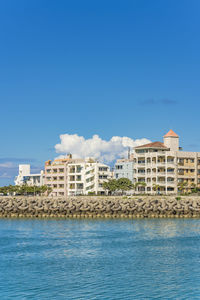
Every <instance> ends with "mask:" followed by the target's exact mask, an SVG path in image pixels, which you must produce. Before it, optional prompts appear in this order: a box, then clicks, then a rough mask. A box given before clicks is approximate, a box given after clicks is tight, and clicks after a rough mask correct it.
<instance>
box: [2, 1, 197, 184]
mask: <svg viewBox="0 0 200 300" xmlns="http://www.w3.org/2000/svg"><path fill="white" fill-rule="evenodd" d="M199 10H200V1H199V0H190V1H189V0H187V1H186V0H173V1H171V0H163V1H160V0H154V1H148V0H131V1H126V0H125V1H116V0H115V1H109V0H106V1H104V0H101V1H87V0H85V1H76V0H74V1H67V0H65V1H64V0H63V1H62V0H59V1H55V0H54V1H51V0H48V1H46V0H39V1H38V0H34V1H33V0H30V1H26V0H18V1H14V0H3V1H1V3H0V100H1V117H0V125H1V131H0V138H1V148H0V185H3V184H9V183H12V182H13V176H14V174H15V173H16V167H17V165H18V163H22V162H23V163H28V162H30V163H31V165H32V166H33V170H37V169H38V168H40V167H42V166H43V163H44V161H45V160H47V159H52V158H54V157H56V156H57V154H56V152H55V148H54V146H55V145H56V144H58V143H60V138H59V136H60V134H65V133H66V134H77V135H79V136H83V137H84V138H85V139H88V138H91V137H92V136H93V135H94V134H98V135H99V136H100V137H101V139H103V140H107V141H108V140H110V139H111V138H112V137H113V136H120V137H123V136H127V137H130V138H132V139H141V138H147V139H150V140H152V141H153V140H161V139H162V136H163V134H164V133H166V132H167V131H168V130H169V129H171V128H172V129H173V130H174V131H175V132H177V133H178V134H179V135H180V138H181V145H182V146H183V147H184V149H186V150H191V151H200V135H199V111H200V101H199V97H200V54H199V53H200V34H199V33H200V18H199Z"/></svg>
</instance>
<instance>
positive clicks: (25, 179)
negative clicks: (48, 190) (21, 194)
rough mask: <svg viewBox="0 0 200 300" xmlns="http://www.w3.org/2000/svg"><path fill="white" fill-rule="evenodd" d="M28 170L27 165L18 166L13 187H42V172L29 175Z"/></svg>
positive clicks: (28, 166)
mask: <svg viewBox="0 0 200 300" xmlns="http://www.w3.org/2000/svg"><path fill="white" fill-rule="evenodd" d="M30 170H31V168H30V165H29V164H24V165H19V174H18V175H17V176H16V177H15V185H23V184H27V185H29V186H42V185H43V184H44V172H43V171H41V172H40V173H38V174H31V171H30Z"/></svg>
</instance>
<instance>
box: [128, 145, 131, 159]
mask: <svg viewBox="0 0 200 300" xmlns="http://www.w3.org/2000/svg"><path fill="white" fill-rule="evenodd" d="M130 152H131V148H130V147H128V159H130Z"/></svg>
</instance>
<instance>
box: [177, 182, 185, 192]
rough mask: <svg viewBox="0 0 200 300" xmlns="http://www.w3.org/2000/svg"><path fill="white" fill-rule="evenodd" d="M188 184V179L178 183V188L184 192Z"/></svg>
mask: <svg viewBox="0 0 200 300" xmlns="http://www.w3.org/2000/svg"><path fill="white" fill-rule="evenodd" d="M186 186H187V182H186V181H183V182H179V183H178V190H179V191H180V192H181V193H182V192H183V191H184V190H185V188H186Z"/></svg>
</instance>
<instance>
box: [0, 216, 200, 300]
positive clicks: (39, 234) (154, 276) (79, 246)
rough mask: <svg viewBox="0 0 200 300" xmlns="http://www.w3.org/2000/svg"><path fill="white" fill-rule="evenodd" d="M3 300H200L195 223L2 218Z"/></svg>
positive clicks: (199, 225) (199, 236) (199, 237)
mask: <svg viewBox="0 0 200 300" xmlns="http://www.w3.org/2000/svg"><path fill="white" fill-rule="evenodd" d="M0 299H1V300H2V299H20V300H21V299H49V300H51V299H70V300H71V299H87V300H88V299H89V300H90V299H106V300H107V299H108V300H110V299H120V300H121V299H200V220H194V219H193V220H192V219H187V220H186V219H184V220H183V219H174V220H172V219H169V220H163V219H162V220H159V219H153V220H127V221H126V220H124V221H123V220H108V221H107V220H5V219H1V220H0Z"/></svg>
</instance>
